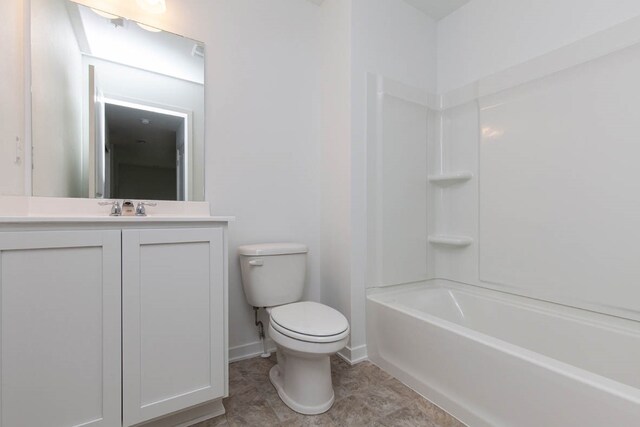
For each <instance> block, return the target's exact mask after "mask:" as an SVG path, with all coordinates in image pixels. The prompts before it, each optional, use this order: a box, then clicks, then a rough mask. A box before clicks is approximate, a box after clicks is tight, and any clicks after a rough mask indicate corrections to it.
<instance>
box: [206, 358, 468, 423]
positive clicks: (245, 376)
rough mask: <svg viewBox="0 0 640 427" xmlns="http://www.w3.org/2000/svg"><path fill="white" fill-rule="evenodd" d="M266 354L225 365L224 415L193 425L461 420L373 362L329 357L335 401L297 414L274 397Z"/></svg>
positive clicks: (269, 362) (270, 363) (444, 421)
mask: <svg viewBox="0 0 640 427" xmlns="http://www.w3.org/2000/svg"><path fill="white" fill-rule="evenodd" d="M275 363H276V360H275V354H273V355H272V357H271V358H270V359H261V358H255V359H249V360H242V361H239V362H235V363H232V364H231V365H230V366H229V394H230V396H229V398H227V399H225V400H224V407H225V408H226V410H227V413H226V414H225V415H222V416H220V417H217V418H214V419H213V420H209V421H206V422H203V423H199V424H197V425H196V426H194V427H217V426H261V427H263V426H335V427H341V426H407V427H409V426H410V427H413V426H425V427H452V426H463V425H464V424H462V423H461V422H459V421H458V420H456V419H455V418H454V417H452V416H451V415H449V414H447V413H446V412H444V411H443V410H442V409H440V408H438V407H437V406H435V405H434V404H432V403H430V402H429V401H428V400H426V399H424V398H422V397H421V396H420V395H418V394H417V393H415V392H414V391H412V390H411V389H409V388H408V387H406V386H405V385H404V384H402V383H401V382H400V381H398V380H396V379H394V378H393V377H391V376H390V375H389V374H387V373H385V372H384V371H382V370H381V369H380V368H378V367H377V366H375V365H373V364H371V363H369V362H362V363H359V364H357V365H355V366H349V364H348V363H346V362H344V361H343V360H342V359H340V358H339V357H337V356H334V357H332V359H331V370H332V376H333V386H334V389H335V393H336V401H335V403H334V405H333V407H332V408H331V409H330V410H329V411H328V412H326V413H324V414H321V415H316V416H304V415H300V414H298V413H296V412H294V411H292V410H291V409H289V408H288V407H287V406H285V404H284V403H282V401H281V400H280V398H279V397H278V394H277V392H276V391H275V389H274V388H273V386H272V385H271V383H270V382H269V378H268V373H269V369H271V367H272V366H273V365H274V364H275Z"/></svg>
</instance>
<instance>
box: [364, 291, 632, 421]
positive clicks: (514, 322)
mask: <svg viewBox="0 0 640 427" xmlns="http://www.w3.org/2000/svg"><path fill="white" fill-rule="evenodd" d="M374 292H375V293H373V294H370V295H369V296H368V297H367V339H368V352H369V357H370V359H371V360H372V362H374V363H376V364H377V365H379V366H380V367H382V368H383V369H385V370H387V371H388V372H390V373H391V374H393V375H395V376H396V377H397V378H399V379H400V380H402V381H403V382H405V383H406V384H408V385H409V386H411V387H412V388H414V389H415V390H416V391H418V392H419V393H421V394H422V395H424V396H425V397H427V398H428V399H429V400H431V401H433V402H434V403H436V404H438V405H439V406H441V407H442V408H443V409H445V410H447V411H448V412H450V413H451V414H453V415H455V416H456V417H457V418H458V419H460V420H461V421H463V422H465V423H466V424H468V425H470V426H517V427H520V426H535V427H541V426H581V427H585V426H597V427H604V426H616V427H622V426H634V427H637V426H640V324H638V323H637V322H632V321H627V320H623V319H618V318H613V317H609V316H604V315H599V314H595V313H591V312H585V311H582V310H576V309H572V308H569V307H564V306H558V305H555V304H549V303H545V302H541V301H535V300H530V299H528V298H521V297H517V296H512V295H507V294H502V293H499V292H493V291H489V290H484V289H480V288H474V287H471V286H466V285H458V284H454V283H450V282H446V281H432V282H429V283H428V284H422V285H412V286H409V287H399V288H398V287H395V288H392V289H390V290H385V291H381V292H380V291H374Z"/></svg>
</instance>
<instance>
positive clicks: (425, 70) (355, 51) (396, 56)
mask: <svg viewBox="0 0 640 427" xmlns="http://www.w3.org/2000/svg"><path fill="white" fill-rule="evenodd" d="M352 8H353V10H352V41H351V50H352V66H351V239H352V244H351V299H352V314H351V324H352V325H351V326H352V337H351V347H352V349H357V348H358V347H360V346H362V345H364V344H365V339H366V338H365V312H364V304H365V290H366V286H367V284H366V271H367V74H369V73H370V74H374V75H381V76H384V77H386V78H389V79H392V80H396V81H398V82H401V83H403V84H405V85H408V86H412V87H416V88H419V89H422V90H424V91H427V92H434V91H435V89H436V47H437V44H436V36H437V33H436V22H435V21H434V20H433V19H431V18H429V17H428V16H427V15H425V14H424V13H421V12H419V11H418V10H417V9H415V8H414V7H413V6H410V5H408V4H407V3H405V2H402V1H396V0H352ZM424 144H425V147H426V144H427V141H426V140H425V141H424ZM424 169H425V171H424V172H425V173H424V174H425V175H426V158H425V159H424ZM418 188H419V187H418ZM417 196H418V197H423V198H426V194H418V195H417ZM407 202H410V201H409V200H408V201H407ZM425 221H426V220H425ZM399 226H401V225H400V224H399ZM426 262H427V261H426V259H425V260H424V263H425V264H426Z"/></svg>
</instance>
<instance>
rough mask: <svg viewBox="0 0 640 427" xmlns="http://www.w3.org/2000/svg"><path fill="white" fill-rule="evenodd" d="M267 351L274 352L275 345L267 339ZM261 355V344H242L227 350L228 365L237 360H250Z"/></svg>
mask: <svg viewBox="0 0 640 427" xmlns="http://www.w3.org/2000/svg"><path fill="white" fill-rule="evenodd" d="M267 349H268V351H271V352H273V351H276V344H275V343H274V342H273V341H272V340H271V339H267ZM261 354H262V342H261V341H256V342H252V343H249V344H243V345H239V346H236V347H231V348H230V349H229V363H231V362H237V361H238V360H244V359H252V358H254V357H257V356H260V355H261Z"/></svg>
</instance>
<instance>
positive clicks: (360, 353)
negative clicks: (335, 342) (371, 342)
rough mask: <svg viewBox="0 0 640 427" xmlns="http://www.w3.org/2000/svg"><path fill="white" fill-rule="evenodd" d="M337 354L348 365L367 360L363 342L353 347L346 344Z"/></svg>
mask: <svg viewBox="0 0 640 427" xmlns="http://www.w3.org/2000/svg"><path fill="white" fill-rule="evenodd" d="M338 356H340V357H341V358H342V359H344V360H345V361H346V362H347V363H349V364H350V365H355V364H356V363H360V362H363V361H365V360H367V346H366V345H364V344H363V345H359V346H357V347H353V348H351V347H349V346H347V347H345V348H343V349H342V350H340V351H339V352H338Z"/></svg>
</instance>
